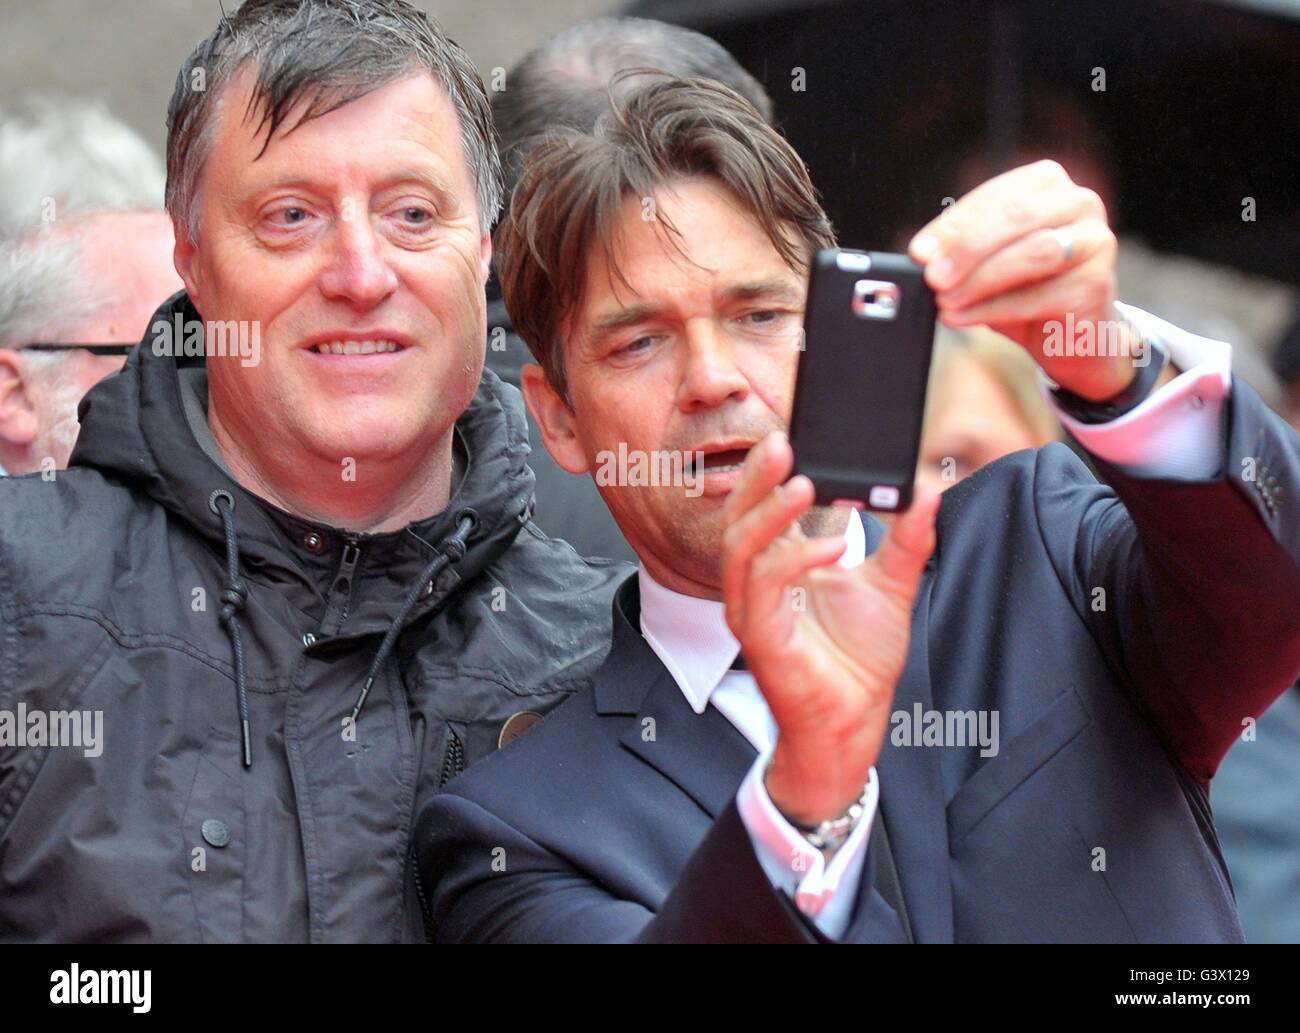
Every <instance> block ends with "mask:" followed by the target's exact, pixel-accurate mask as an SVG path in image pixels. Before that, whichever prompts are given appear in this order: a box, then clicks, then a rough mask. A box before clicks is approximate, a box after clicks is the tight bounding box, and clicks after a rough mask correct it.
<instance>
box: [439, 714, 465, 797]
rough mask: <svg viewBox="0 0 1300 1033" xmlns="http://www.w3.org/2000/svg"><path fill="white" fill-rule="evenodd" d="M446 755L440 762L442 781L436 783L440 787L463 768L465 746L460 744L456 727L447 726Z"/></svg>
mask: <svg viewBox="0 0 1300 1033" xmlns="http://www.w3.org/2000/svg"><path fill="white" fill-rule="evenodd" d="M447 736H448V741H447V756H446V757H445V758H444V759H443V762H442V781H440V782H439V783H438V788H439V789H441V788H442V787H443V786H445V785H446V784H447V783H448V782H450V781H451V780H452V779H453V778H455V777H456V776H457V775H459V774H460V773H461V772H462V771H464V770H465V747H464V746H463V745H461V741H460V736H458V735H457V734H456V729H454V728H451V727H448V728H447Z"/></svg>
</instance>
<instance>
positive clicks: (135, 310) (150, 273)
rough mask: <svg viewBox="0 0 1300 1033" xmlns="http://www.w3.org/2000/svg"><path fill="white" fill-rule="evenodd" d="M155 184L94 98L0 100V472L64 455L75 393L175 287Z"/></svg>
mask: <svg viewBox="0 0 1300 1033" xmlns="http://www.w3.org/2000/svg"><path fill="white" fill-rule="evenodd" d="M164 182H165V173H164V171H163V164H162V161H161V160H160V159H159V157H158V156H157V155H156V154H155V153H154V152H153V150H152V149H151V148H150V147H149V145H148V144H147V143H145V141H144V140H143V139H142V138H141V137H140V135H139V134H138V133H136V132H135V131H134V130H133V129H131V128H130V127H129V126H127V125H125V124H124V123H122V122H120V121H118V120H117V119H116V118H114V117H113V116H112V115H111V114H109V112H108V110H107V109H106V108H105V107H104V106H103V105H102V104H101V103H99V102H97V101H87V100H80V99H76V98H59V97H46V96H41V95H35V94H33V95H29V96H26V97H23V98H20V99H19V100H18V101H16V102H14V103H13V104H8V105H6V106H5V107H4V108H0V475H2V474H4V473H5V472H6V471H7V472H8V473H11V474H20V473H33V472H41V473H42V474H43V475H44V476H46V477H49V476H50V475H51V474H52V473H53V472H54V471H55V470H59V469H62V468H63V467H64V466H66V465H67V461H68V455H69V453H70V452H71V451H72V445H73V443H74V442H75V441H76V439H77V430H78V424H77V406H78V404H79V403H80V401H81V398H82V396H83V395H85V393H86V392H87V391H88V390H90V388H91V387H93V386H94V385H95V384H96V383H98V382H99V380H100V379H101V378H103V377H105V376H107V375H108V374H109V373H113V372H115V371H116V370H118V369H120V368H121V366H122V362H123V360H124V359H125V357H126V353H127V351H128V350H129V347H130V346H131V345H133V344H135V343H136V342H137V341H139V340H140V336H141V333H142V332H143V330H144V327H145V325H146V324H147V322H148V320H149V316H150V315H151V314H152V313H153V310H154V309H155V308H156V307H157V304H158V299H160V298H164V297H166V296H167V295H169V294H173V293H175V292H176V291H177V290H179V289H180V286H181V282H180V278H179V277H178V276H177V275H176V270H175V268H174V267H173V265H172V257H171V252H172V247H173V240H172V228H171V221H170V220H169V219H167V217H166V216H165V215H164V214H163V211H162V204H163V188H164Z"/></svg>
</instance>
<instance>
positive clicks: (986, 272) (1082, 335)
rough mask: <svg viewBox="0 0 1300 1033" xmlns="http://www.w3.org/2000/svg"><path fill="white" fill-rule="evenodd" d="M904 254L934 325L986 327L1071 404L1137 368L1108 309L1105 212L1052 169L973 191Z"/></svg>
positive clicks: (1009, 175) (1132, 336)
mask: <svg viewBox="0 0 1300 1033" xmlns="http://www.w3.org/2000/svg"><path fill="white" fill-rule="evenodd" d="M908 250H909V253H910V254H911V256H912V258H913V259H915V260H916V261H917V262H919V263H921V264H922V265H924V266H925V275H926V281H927V283H929V285H930V286H931V287H932V288H933V289H934V291H935V295H936V300H937V302H938V305H939V313H940V318H941V319H942V320H943V322H945V323H946V324H948V325H949V326H954V327H963V326H974V325H978V324H984V325H987V326H989V327H991V328H992V329H994V330H996V331H998V332H999V333H1001V334H1003V335H1005V336H1006V337H1009V338H1011V339H1012V340H1013V341H1015V342H1016V343H1017V344H1019V345H1021V346H1022V347H1023V348H1025V349H1026V350H1027V351H1028V352H1029V354H1030V355H1032V356H1033V357H1034V360H1035V361H1036V362H1037V363H1038V364H1039V365H1040V366H1042V368H1043V370H1044V371H1045V372H1046V373H1047V375H1048V376H1049V377H1051V378H1052V380H1054V381H1056V383H1058V384H1060V385H1061V386H1062V387H1064V388H1066V389H1067V390H1069V391H1072V392H1074V393H1075V394H1077V395H1081V396H1083V397H1084V398H1088V399H1090V400H1093V401H1104V400H1106V399H1109V398H1112V397H1114V396H1115V395H1117V394H1119V393H1120V392H1121V391H1123V390H1124V388H1126V387H1127V386H1128V385H1129V383H1130V381H1131V380H1132V379H1133V377H1134V376H1135V375H1136V373H1137V366H1139V365H1141V364H1142V361H1144V360H1141V359H1138V360H1135V358H1134V356H1135V355H1140V354H1141V353H1142V351H1143V344H1142V338H1141V335H1140V334H1139V333H1138V332H1137V330H1136V329H1135V328H1134V327H1133V326H1132V324H1130V323H1128V322H1127V321H1126V320H1124V319H1123V317H1122V316H1121V315H1120V314H1119V312H1118V310H1117V309H1116V308H1115V254H1116V250H1117V244H1116V240H1115V234H1114V233H1113V232H1112V231H1111V228H1110V226H1109V225H1108V224H1107V221H1106V208H1105V205H1104V204H1102V201H1101V198H1100V197H1099V196H1098V195H1097V194H1096V192H1095V191H1092V190H1089V189H1087V188H1086V187H1081V186H1079V185H1078V184H1077V183H1075V182H1074V181H1073V180H1072V179H1070V177H1069V175H1068V173H1066V171H1065V169H1064V168H1062V167H1061V165H1060V164H1059V163H1058V162H1055V161H1038V162H1034V163H1033V164H1030V165H1024V166H1021V167H1020V168H1016V169H1012V170H1011V171H1010V172H1005V173H1003V174H1001V175H999V176H995V177H994V178H993V179H990V180H989V181H988V182H986V183H983V184H981V185H980V186H978V187H976V188H975V189H974V190H972V191H971V192H970V193H969V194H966V195H965V196H964V197H962V198H961V199H959V200H958V201H956V202H955V203H954V204H952V205H950V206H949V207H948V208H947V209H946V210H945V211H944V212H943V213H942V214H940V215H938V216H936V217H935V218H934V219H932V220H931V221H930V222H929V223H928V224H927V225H926V226H925V227H923V228H922V229H921V230H920V232H918V233H917V234H916V236H915V237H914V238H913V239H912V242H911V244H910V245H909V248H908ZM1173 372H1174V371H1173V370H1172V369H1166V371H1165V374H1164V376H1162V380H1161V382H1162V383H1163V382H1164V381H1165V380H1167V379H1169V378H1170V377H1171V376H1172V375H1173Z"/></svg>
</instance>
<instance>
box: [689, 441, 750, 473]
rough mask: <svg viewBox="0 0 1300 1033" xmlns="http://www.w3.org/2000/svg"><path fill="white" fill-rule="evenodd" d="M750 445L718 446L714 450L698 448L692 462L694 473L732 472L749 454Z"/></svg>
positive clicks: (742, 464)
mask: <svg viewBox="0 0 1300 1033" xmlns="http://www.w3.org/2000/svg"><path fill="white" fill-rule="evenodd" d="M751 447H752V446H751V445H742V446H738V447H734V448H719V449H715V450H712V451H710V450H708V449H707V448H705V449H700V450H698V451H697V452H696V453H695V460H696V461H695V462H694V463H693V464H692V466H693V469H694V472H695V474H696V475H697V476H698V475H700V474H711V473H733V472H735V471H736V470H739V469H740V468H741V467H742V466H744V464H745V457H746V456H747V455H749V450H750V448H751Z"/></svg>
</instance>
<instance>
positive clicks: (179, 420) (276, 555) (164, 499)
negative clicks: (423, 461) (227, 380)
mask: <svg viewBox="0 0 1300 1033" xmlns="http://www.w3.org/2000/svg"><path fill="white" fill-rule="evenodd" d="M178 314H179V315H180V317H181V318H182V319H185V320H190V319H196V320H197V319H201V318H202V317H201V316H200V315H199V313H198V311H197V310H196V309H195V308H194V306H193V304H192V303H191V302H190V300H189V298H188V296H187V295H186V294H185V292H183V291H182V292H180V293H178V294H176V295H174V296H173V297H172V298H170V299H168V300H167V301H166V302H165V303H163V305H162V306H161V307H160V308H159V309H158V311H157V312H156V313H155V314H154V315H153V317H152V318H151V319H150V322H149V327H150V328H152V327H153V326H154V325H155V324H156V322H157V321H159V320H162V321H165V322H167V323H168V324H171V323H172V322H173V320H174V319H175V317H176V316H177V315H178ZM203 363H204V359H203V358H202V357H201V356H196V357H184V356H182V357H173V356H167V355H163V356H159V355H156V354H154V350H153V348H152V347H151V335H150V332H149V330H146V333H145V337H144V341H143V343H142V345H141V346H140V347H137V348H136V349H135V350H134V351H133V352H132V353H131V355H130V357H129V358H128V359H127V362H126V364H125V366H124V367H123V369H122V370H121V371H120V372H119V373H117V374H115V375H113V376H111V377H107V378H105V379H104V380H103V381H101V382H100V383H99V384H98V385H96V386H95V388H94V389H92V390H91V391H90V393H89V394H87V395H86V397H85V399H83V401H82V404H81V411H80V418H81V435H80V437H79V438H78V440H77V445H76V448H75V449H74V451H73V454H72V457H71V459H70V461H69V466H70V467H91V468H93V469H95V470H98V471H99V472H100V473H101V474H103V475H104V476H105V477H108V478H110V479H114V480H117V481H120V482H123V483H124V484H125V485H127V486H128V487H130V488H132V489H133V490H134V491H136V492H140V493H143V494H145V495H147V496H149V497H150V498H152V499H153V500H154V501H156V502H157V503H158V504H159V505H160V506H163V507H164V508H165V509H167V510H168V511H169V512H170V513H172V514H174V515H175V516H176V517H177V518H178V519H179V520H181V521H183V522H185V523H186V524H188V525H189V526H190V527H191V528H193V529H194V531H195V532H196V533H198V534H199V535H200V536H202V537H203V538H206V539H208V540H209V541H211V542H212V544H213V546H214V547H215V548H217V549H221V548H222V542H223V531H222V524H221V520H220V519H219V518H218V517H217V515H216V514H215V513H214V512H213V510H212V509H211V508H210V506H209V498H210V497H211V495H212V493H213V492H214V491H217V490H223V491H226V492H228V493H229V494H230V495H231V497H232V498H233V500H234V502H235V511H236V513H237V515H238V526H239V545H240V549H241V552H242V554H243V558H244V562H245V563H246V564H248V566H249V568H250V569H253V568H264V569H265V570H266V571H267V572H273V571H274V572H278V576H280V577H283V576H292V575H297V574H302V573H304V572H305V573H306V574H307V576H308V578H309V580H312V581H316V580H318V578H317V577H313V576H312V574H313V568H314V567H317V566H319V567H320V569H321V571H323V572H324V575H325V576H326V577H327V578H328V577H329V576H330V575H332V573H333V571H334V567H335V565H336V564H335V562H334V560H333V558H332V557H331V555H330V550H329V549H328V548H326V549H322V550H321V551H320V553H319V554H318V555H319V563H314V562H313V559H314V558H315V557H313V555H312V554H311V553H309V552H306V551H305V550H303V549H302V548H300V547H298V543H301V542H302V541H303V540H304V539H305V538H306V537H307V536H308V535H310V534H312V533H315V534H317V535H320V536H322V537H323V538H324V541H325V542H326V543H329V542H331V541H337V540H338V539H339V537H340V536H349V535H350V532H348V530H347V529H345V528H337V527H331V526H329V525H326V524H321V523H317V522H314V521H311V520H306V519H304V518H302V517H298V516H295V515H293V514H291V513H287V512H285V511H283V510H281V509H279V508H278V507H276V506H274V505H273V504H271V503H270V502H268V501H266V500H265V499H262V498H260V497H259V496H257V495H254V494H252V493H251V492H249V491H247V490H245V489H244V488H243V487H241V486H240V485H239V484H238V483H237V482H236V481H235V480H233V479H232V478H231V477H230V476H229V475H228V474H227V473H226V472H225V471H224V470H222V469H221V468H220V467H219V466H218V465H217V464H216V463H214V462H213V461H212V460H211V459H210V458H209V457H208V455H207V453H206V452H204V450H203V449H202V448H201V447H200V445H199V443H198V442H197V441H196V440H195V437H194V434H193V433H192V431H191V430H190V426H189V423H188V422H187V420H186V416H185V411H184V407H183V403H182V397H181V384H180V376H179V372H178V371H179V369H181V368H182V367H186V366H202V365H203ZM456 435H457V438H458V442H459V445H460V449H461V452H462V455H463V456H464V458H465V460H466V461H465V464H464V469H463V473H462V476H461V477H460V479H459V481H458V482H457V483H456V484H454V485H453V496H452V499H451V501H450V502H449V504H448V506H447V508H446V509H444V510H443V511H442V512H441V513H438V514H436V515H434V516H432V517H429V518H427V519H425V520H421V521H417V522H415V523H412V524H410V525H408V526H407V527H405V528H404V529H402V530H400V531H393V532H386V533H383V534H361V533H356V534H355V535H351V536H352V537H355V538H357V539H360V540H361V542H362V543H363V544H364V546H365V550H366V553H367V556H368V558H369V559H370V560H371V561H372V562H379V563H382V564H383V565H384V566H386V567H387V568H388V572H389V575H390V576H391V577H392V579H393V580H394V582H395V583H397V584H403V586H404V584H405V582H404V576H413V575H414V573H416V572H417V571H418V569H419V568H420V567H422V566H423V565H424V564H425V563H426V562H427V561H428V559H429V558H430V557H431V556H432V552H431V550H432V549H433V548H434V547H436V545H437V543H438V542H440V541H442V540H443V539H445V538H447V537H448V536H449V535H451V534H453V533H454V531H455V529H456V516H457V515H458V514H460V513H462V512H463V511H465V510H472V511H473V513H474V515H475V518H476V520H475V523H476V527H475V529H474V531H473V533H472V535H471V537H470V539H469V543H468V547H467V551H466V554H465V556H464V557H463V558H462V559H461V560H459V561H458V562H457V563H456V571H457V573H458V575H459V576H458V578H457V580H465V579H467V578H469V577H471V576H473V575H474V574H476V573H478V572H479V571H481V570H482V569H483V568H484V567H486V566H487V565H488V564H490V563H491V562H492V560H493V559H494V558H495V557H496V556H497V555H499V554H500V553H501V552H502V551H503V550H504V549H506V548H507V547H509V545H510V543H511V541H512V540H513V539H514V537H515V535H516V534H517V533H518V532H519V529H520V528H521V527H522V526H523V524H524V523H526V522H527V519H528V516H529V514H530V512H531V509H532V499H533V474H532V471H531V470H530V469H529V468H528V454H529V446H528V428H527V422H526V420H525V417H524V414H523V408H522V402H521V399H520V397H519V395H518V393H517V392H516V391H514V390H513V389H511V388H509V387H507V386H506V385H503V384H502V383H501V381H500V379H499V378H497V377H496V376H495V375H494V374H493V373H491V372H490V371H486V370H485V371H484V374H483V378H482V380H481V382H480V383H479V387H478V391H477V392H476V393H475V396H474V399H473V401H472V402H471V403H470V405H469V408H468V409H467V410H466V411H465V412H464V413H463V414H462V415H461V417H460V419H459V420H457V421H456ZM304 567H305V571H304ZM286 568H287V569H286ZM439 594H442V593H439Z"/></svg>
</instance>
